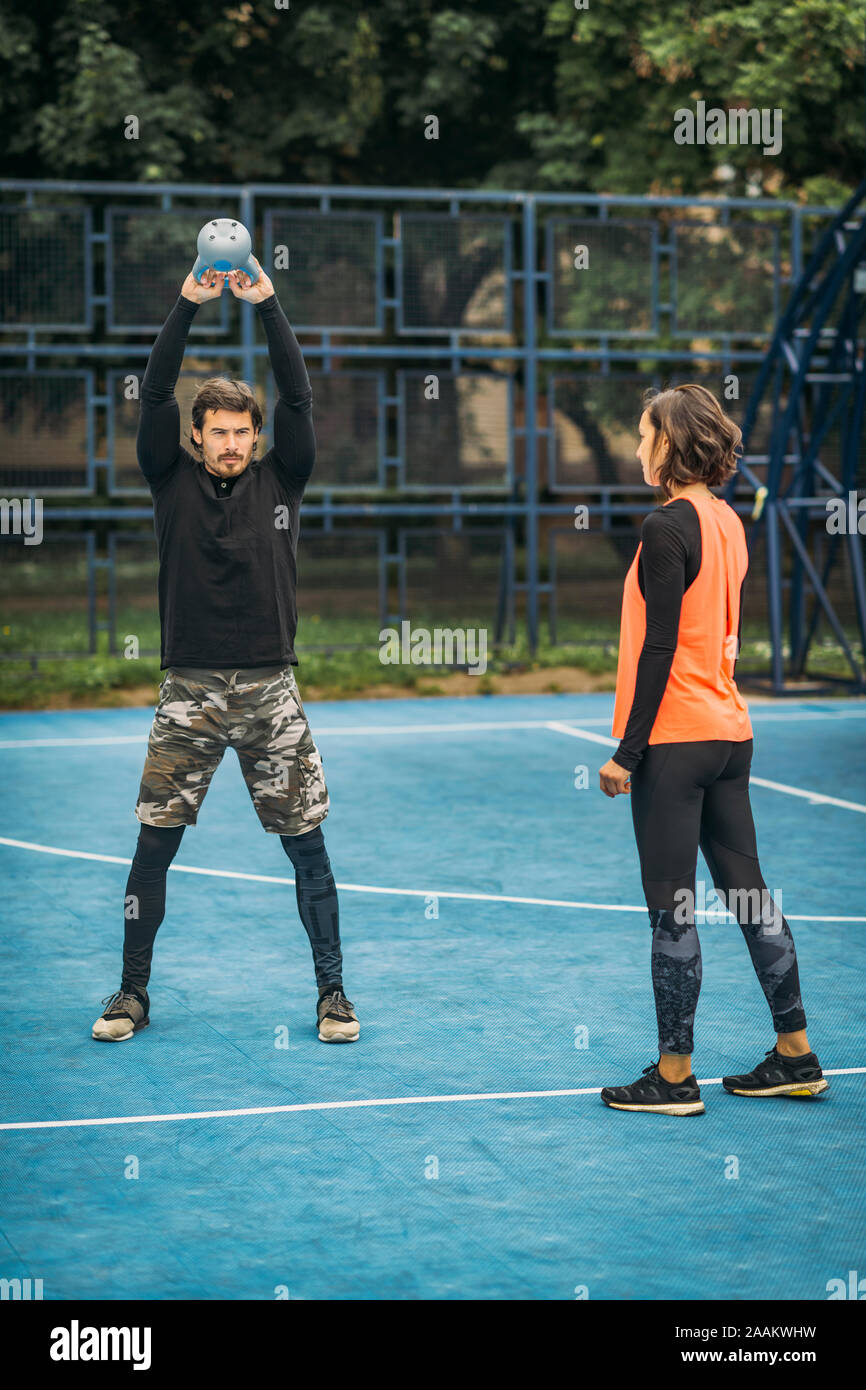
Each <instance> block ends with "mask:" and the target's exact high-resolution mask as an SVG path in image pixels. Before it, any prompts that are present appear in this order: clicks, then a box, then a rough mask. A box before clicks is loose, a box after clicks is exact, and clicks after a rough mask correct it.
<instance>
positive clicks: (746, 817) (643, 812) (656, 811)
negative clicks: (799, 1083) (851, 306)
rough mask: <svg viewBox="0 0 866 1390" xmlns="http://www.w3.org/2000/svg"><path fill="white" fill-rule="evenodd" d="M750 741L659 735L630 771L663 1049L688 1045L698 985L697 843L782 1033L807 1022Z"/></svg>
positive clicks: (686, 1049)
mask: <svg viewBox="0 0 866 1390" xmlns="http://www.w3.org/2000/svg"><path fill="white" fill-rule="evenodd" d="M752 747H753V745H752V740H751V739H749V740H747V741H746V742H745V743H728V742H723V741H721V740H718V739H713V740H709V741H707V742H700V743H657V744H652V745H651V746H650V747H649V748H647V750H646V752H645V753H644V756H643V758H642V760H641V762H640V763H639V764H638V766H637V767H636V768H635V770H634V772H633V773H632V775H631V810H632V820H633V822H634V831H635V838H636V840H637V847H638V854H639V855H640V865H641V878H642V880H643V888H644V894H645V896H646V901H647V907H648V909H649V915H650V921H651V923H652V933H653V942H652V978H653V992H654V994H655V1003H656V1017H657V1019H658V1030H659V1051H660V1052H669V1053H679V1054H683V1055H688V1054H691V1052H692V1051H693V1050H694V1039H693V1026H694V1018H695V1010H696V1008H697V1003H698V995H699V993H700V989H701V947H700V942H699V940H698V933H697V930H696V928H695V888H696V885H695V875H696V869H697V860H698V847H700V849H701V852H702V853H703V856H704V859H705V860H706V862H707V867H708V868H709V871H710V873H711V874H712V878H713V884H714V885H715V888H716V892H717V894H718V896H719V897H721V898H722V901H723V902H724V903H725V905H726V906H727V907H728V908H729V910H730V911H731V912H732V913H733V915H734V916H735V917H736V919H737V921H738V922H739V925H740V929H741V930H742V933H743V936H744V937H745V938H746V944H747V945H748V948H749V954H750V956H751V958H752V965H753V966H754V968H755V973H756V975H757V976H758V980H759V981H760V984H761V988H762V989H763V991H764V995H765V997H766V1000H767V1003H768V1004H769V1006H770V1011H771V1013H772V1015H773V1027H774V1028H775V1030H776V1032H777V1033H794V1032H797V1031H799V1030H800V1029H801V1028H805V1026H806V1015H805V1014H804V1012H803V1005H802V1001H801V999H800V978H799V973H798V970H797V952H796V950H795V947H794V938H793V937H792V935H791V930H790V927H789V926H788V923H787V922H786V921H785V918H784V917H783V916H782V914H781V911H780V910H779V909H778V908H777V907H776V905H775V903H774V902H773V899H772V897H771V896H770V894H769V891H768V889H767V886H766V884H765V882H764V879H763V876H762V874H761V866H760V864H759V863H758V848H757V843H756V840H755V825H754V821H753V819H752V808H751V805H750V803H749V768H750V766H751V762H752Z"/></svg>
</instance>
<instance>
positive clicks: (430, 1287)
mask: <svg viewBox="0 0 866 1390" xmlns="http://www.w3.org/2000/svg"><path fill="white" fill-rule="evenodd" d="M302 689H303V685H302ZM611 710H612V697H611V696H608V695H587V696H577V695H544V696H528V697H522V696H521V697H516V696H514V697H506V696H499V697H493V698H490V697H488V698H484V697H478V698H474V699H439V700H426V701H421V700H400V701H377V702H353V703H329V704H319V705H311V706H310V707H309V708H308V714H309V717H310V722H311V726H312V729H313V733H314V736H315V737H316V740H317V742H318V745H319V747H320V749H321V751H322V754H323V757H324V761H325V769H326V773H327V777H328V784H329V789H330V793H331V803H332V809H331V814H330V816H329V817H328V819H327V821H326V822H325V835H326V840H327V844H328V850H329V854H330V858H331V863H332V865H333V868H334V872H335V875H336V878H337V882H338V884H339V885H340V888H341V892H340V902H341V923H342V936H343V949H344V959H345V971H344V979H345V983H346V990H347V993H348V995H349V997H350V998H351V999H352V1000H353V1001H354V1003H355V1006H356V1009H357V1011H358V1014H359V1017H360V1019H361V1026H362V1031H361V1038H360V1040H359V1041H358V1042H357V1043H355V1044H352V1045H348V1046H327V1045H325V1044H323V1043H321V1042H319V1041H318V1039H317V1036H316V1029H315V1026H314V1024H315V1000H316V991H315V984H314V979H313V972H312V961H311V955H310V949H309V944H308V941H307V937H306V935H305V933H304V931H303V928H302V927H301V925H300V922H299V920H298V918H297V912H296V908H295V901H294V889H293V887H292V886H291V885H292V866H291V863H290V862H289V860H288V858H287V857H286V855H285V854H284V852H283V850H282V847H281V845H280V842H279V839H278V838H277V837H276V836H269V835H266V834H264V833H263V832H262V831H261V829H260V827H259V824H258V821H257V819H256V816H255V814H254V811H253V808H252V805H251V803H250V801H249V798H248V795H247V792H246V789H245V787H244V785H243V781H242V778H241V775H240V770H239V768H238V764H237V759H236V757H235V755H234V754H233V753H232V752H231V751H229V752H228V753H227V754H226V757H225V759H224V761H223V764H222V767H221V768H220V769H219V771H218V772H217V774H216V777H215V779H214V782H213V785H212V786H211V789H210V791H209V793H208V796H207V798H206V800H205V803H204V807H203V809H202V813H201V815H200V817H199V823H198V825H197V826H196V827H194V828H192V829H189V830H187V832H186V834H185V836H184V840H183V843H182V845H181V848H180V851H179V854H178V857H177V859H176V860H175V865H174V867H173V868H172V870H171V871H170V873H169V876H168V908H167V913H166V918H165V921H164V923H163V925H162V927H161V929H160V932H159V935H158V937H157V942H156V952H155V958H154V970H153V976H152V980H151V986H150V992H151V1026H150V1027H149V1028H148V1029H146V1030H144V1031H143V1032H142V1033H140V1034H138V1035H137V1036H136V1037H135V1038H133V1039H132V1040H130V1041H128V1042H125V1043H121V1044H116V1045H110V1044H105V1043H98V1042H94V1041H93V1040H92V1039H91V1037H90V1029H91V1025H92V1022H93V1020H94V1019H95V1018H96V1016H97V1015H98V1014H99V1013H100V1011H101V1005H100V1001H101V1000H102V999H104V998H105V997H106V996H107V995H109V994H110V993H111V992H112V991H113V990H114V989H116V988H117V985H118V984H119V981H120V968H119V967H120V946H121V936H122V904H123V893H124V889H125V885H126V876H127V872H128V864H129V860H130V858H131V856H132V854H133V851H134V847H135V839H136V834H137V829H138V822H137V821H136V819H135V816H134V813H133V809H132V808H133V806H134V804H135V799H136V794H137V791H138V782H139V776H140V772H141V766H142V761H143V757H144V748H145V740H146V737H147V733H148V730H149V727H150V721H151V717H152V711H151V710H149V709H124V710H116V711H105V710H100V711H85V712H67V713H16V714H7V715H4V716H2V717H0V769H2V785H3V797H2V824H0V861H2V874H3V884H4V889H3V933H2V941H3V953H4V968H3V972H2V985H0V988H2V1032H0V1045H2V1055H3V1100H2V1120H3V1132H2V1135H0V1140H2V1148H3V1163H2V1178H0V1184H2V1218H0V1276H3V1277H5V1278H27V1277H29V1278H31V1279H42V1281H43V1290H44V1297H45V1298H46V1299H88V1298H92V1299H126V1298H133V1299H166V1300H171V1299H181V1298H194V1299H264V1300H268V1299H275V1298H280V1297H288V1298H292V1299H308V1300H311V1299H457V1300H464V1299H545V1300H546V1299H561V1300H562V1299H564V1300H569V1299H575V1298H580V1297H589V1298H590V1299H656V1298H665V1299H667V1298H676V1299H682V1298H698V1299H715V1298H734V1299H746V1298H760V1299H826V1298H827V1296H828V1295H827V1287H828V1284H829V1282H830V1281H831V1280H834V1279H847V1277H848V1272H849V1271H850V1270H852V1269H859V1270H861V1271H863V1270H864V1269H866V1264H864V1260H866V1249H864V1227H866V1217H864V1202H863V1171H862V1152H863V1130H864V1125H863V1098H864V1080H866V1041H864V1029H863V995H864V991H863V980H864V969H866V892H864V887H866V884H864V878H866V867H864V866H866V854H864V849H866V787H864V775H863V768H864V739H866V702H864V701H851V702H847V701H846V702H842V701H829V700H828V701H814V702H805V703H804V702H800V703H791V702H768V703H759V702H754V703H752V705H751V711H752V718H753V723H754V728H755V744H756V747H755V761H754V765H753V778H754V780H753V788H752V801H753V806H754V810H755V818H756V822H757V827H758V842H759V847H760V852H761V860H762V867H763V870H764V876H765V878H766V880H767V883H768V885H769V886H770V888H771V889H773V890H774V892H776V893H781V905H782V908H783V911H784V912H785V915H786V916H787V918H788V920H789V921H790V923H791V927H792V930H793V932H794V937H795V940H796V943H797V948H798V953H799V958H800V974H801V980H802V985H803V999H804V1004H805V1009H806V1014H807V1018H808V1021H809V1034H810V1040H811V1042H812V1045H813V1047H814V1048H815V1050H816V1051H817V1053H818V1055H819V1057H820V1058H821V1061H822V1064H823V1066H824V1068H825V1070H826V1071H827V1072H828V1074H830V1076H831V1089H830V1091H829V1092H828V1093H827V1096H826V1097H825V1098H824V1099H822V1100H819V1101H813V1102H805V1101H801V1102H798V1101H794V1100H755V1099H741V1098H737V1097H734V1096H728V1095H726V1094H725V1093H724V1092H723V1090H722V1088H721V1086H720V1085H719V1078H720V1077H721V1076H722V1075H723V1074H724V1073H725V1072H732V1071H741V1070H745V1069H750V1068H751V1067H752V1066H754V1065H755V1064H756V1063H757V1062H758V1060H759V1059H760V1058H761V1057H762V1056H763V1053H764V1051H765V1050H766V1049H767V1048H769V1047H771V1046H772V1043H773V1041H774V1035H773V1032H772V1025H771V1021H770V1017H769V1012H768V1010H767V1006H766V1004H765V1001H764V998H763V995H762V993H761V991H760V987H759V985H758V982H757V980H756V978H755V976H754V974H753V972H752V969H751V965H750V962H749V958H748V953H747V951H746V946H745V943H744V941H743V939H742V937H741V934H740V931H739V928H738V927H737V926H736V925H735V924H733V923H732V922H729V921H724V922H720V921H716V922H706V923H704V924H703V925H702V927H701V942H702V947H703V956H704V982H703V989H702V994H701V1000H700V1005H699V1009H698V1016H697V1031H696V1055H695V1070H696V1074H697V1075H698V1077H699V1079H700V1080H701V1081H702V1082H704V1083H705V1084H704V1086H703V1097H704V1101H705V1104H706V1106H707V1111H706V1114H705V1115H704V1116H701V1117H694V1118H689V1119H674V1118H669V1117H663V1116H655V1115H633V1114H627V1113H621V1112H616V1111H611V1110H608V1109H606V1108H605V1107H604V1106H603V1105H602V1103H601V1100H600V1099H599V1095H598V1091H599V1088H600V1087H601V1086H604V1085H616V1084H621V1083H624V1082H628V1081H632V1080H634V1078H635V1077H636V1076H637V1075H638V1074H639V1072H640V1071H641V1069H642V1068H643V1067H644V1066H646V1065H647V1064H648V1063H649V1062H651V1061H653V1060H654V1059H655V1057H656V1055H657V1053H656V1041H655V1015H654V1009H653V999H652V989H651V980H650V930H649V922H648V918H647V914H646V909H645V907H644V906H643V899H642V895H641V887H640V878H639V874H638V865H637V854H636V850H635V848H634V842H633V838H632V828H631V817H630V811H629V806H628V801H627V798H626V797H618V798H616V800H615V801H610V800H608V799H607V798H605V797H604V796H603V795H602V794H601V792H600V791H599V790H598V777H597V769H598V767H599V766H600V765H601V764H602V763H603V762H604V761H605V760H606V758H607V757H608V756H609V749H610V747H611V746H612V744H613V741H612V740H611V739H610V737H609V735H610V717H611ZM582 767H584V768H586V769H587V778H588V782H589V785H588V786H587V787H582V786H579V785H577V786H576V785H575V783H580V782H581V781H582V776H581V773H580V771H579V769H580V768H582ZM698 878H699V881H700V880H702V881H703V882H704V884H705V885H706V886H707V889H708V890H709V886H710V879H709V874H708V872H707V870H706V867H705V866H704V864H703V861H702V860H701V861H700V865H699V873H698Z"/></svg>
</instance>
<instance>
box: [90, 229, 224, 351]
mask: <svg viewBox="0 0 866 1390" xmlns="http://www.w3.org/2000/svg"><path fill="white" fill-rule="evenodd" d="M224 216H226V210H225V208H224V207H223V208H221V209H208V208H172V209H169V210H163V209H159V208H136V207H132V208H119V207H109V208H107V209H106V213H105V223H106V228H107V233H108V241H107V244H106V289H107V294H108V304H107V308H106V322H107V327H108V331H109V333H129V332H135V333H158V332H159V330H160V329H161V328H162V325H163V323H164V322H165V320H166V319H167V318H168V315H169V313H170V312H171V310H172V308H173V307H174V303H175V301H176V299H177V297H178V295H179V294H180V287H181V285H182V284H183V282H184V280H185V279H186V277H187V275H188V274H189V272H190V271H191V270H192V268H193V264H194V263H195V259H196V255H197V250H196V240H197V238H198V234H199V232H200V231H201V228H202V226H203V225H204V223H205V222H207V221H208V219H209V218H211V217H224ZM230 300H233V296H232V294H231V291H230V290H225V289H224V290H223V292H222V294H221V295H220V298H219V301H218V303H217V304H216V305H214V304H204V305H202V306H201V308H200V309H199V310H198V312H197V313H196V316H195V318H194V319H193V323H192V327H191V328H190V333H191V334H195V333H224V332H225V331H226V329H227V328H228V324H229V301H230Z"/></svg>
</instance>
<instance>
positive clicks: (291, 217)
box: [0, 180, 835, 661]
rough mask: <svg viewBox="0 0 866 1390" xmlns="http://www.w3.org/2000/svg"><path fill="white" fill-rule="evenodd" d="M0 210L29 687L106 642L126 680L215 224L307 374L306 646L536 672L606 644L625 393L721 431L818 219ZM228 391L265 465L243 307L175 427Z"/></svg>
mask: <svg viewBox="0 0 866 1390" xmlns="http://www.w3.org/2000/svg"><path fill="white" fill-rule="evenodd" d="M0 187H2V193H3V198H2V202H0V358H2V363H0V418H2V422H3V443H4V448H3V451H2V458H0V497H2V498H3V499H7V500H8V499H13V498H15V497H31V498H35V497H38V498H40V499H42V500H43V506H44V511H43V519H44V528H45V542H44V544H43V545H41V546H30V547H28V546H25V545H23V544H22V541H21V539H20V537H16V536H14V535H8V534H4V535H3V537H2V542H3V543H2V544H0V561H2V564H0V595H2V604H3V616H2V618H0V654H2V655H3V656H4V657H5V658H6V659H12V658H18V659H20V658H21V657H27V658H29V659H31V660H33V661H36V660H38V659H39V658H40V657H42V656H47V655H49V654H51V655H61V654H77V653H79V652H80V651H82V650H89V651H94V650H96V648H97V644H98V640H99V638H98V634H99V633H100V631H105V632H107V634H108V638H107V645H108V649H109V650H110V651H118V650H120V649H121V647H122V642H123V635H124V633H125V632H127V631H129V630H130V624H131V622H132V621H133V620H135V621H136V622H137V623H138V627H137V628H136V629H135V630H136V631H138V630H140V629H141V627H142V625H144V627H145V630H147V627H146V621H145V619H146V618H147V616H148V615H150V621H151V623H152V622H153V621H155V618H154V614H155V602H156V601H155V572H156V569H155V567H156V556H155V545H154V540H153V533H152V527H151V525H150V524H149V523H150V518H151V510H150V502H149V493H148V491H147V488H146V487H145V486H144V485H143V480H142V478H141V475H140V474H139V473H138V470H137V466H136V462H135V432H136V424H137V411H138V406H137V390H138V383H139V382H140V379H141V376H142V375H143V371H144V366H145V363H146V359H147V355H148V353H149V351H150V348H151V346H152V343H153V338H154V336H155V334H156V333H157V332H158V330H159V328H160V326H161V324H162V322H163V320H164V318H165V317H166V315H167V313H168V312H169V310H170V308H171V306H172V304H173V303H174V300H175V298H176V296H177V294H178V290H179V287H180V284H181V282H182V280H183V277H184V276H185V275H186V273H187V271H188V270H189V269H190V267H191V265H192V261H193V259H194V256H195V242H196V235H197V233H198V230H199V228H200V226H201V225H202V224H203V222H205V221H206V220H208V219H209V218H211V217H213V216H217V215H219V216H234V217H237V218H238V219H239V220H241V221H242V222H243V223H244V224H245V225H246V226H248V227H249V228H250V230H251V232H252V235H253V245H254V249H255V250H256V252H257V254H258V255H259V258H260V259H261V261H262V263H263V264H264V265H265V266H266V268H267V269H268V273H269V274H270V275H271V277H272V279H273V280H274V283H275V286H276V289H277V292H278V294H279V296H280V300H281V302H282V303H283V305H284V307H285V309H286V312H287V314H288V316H289V318H290V320H291V322H292V323H293V325H294V327H295V329H296V331H297V333H298V335H299V337H300V339H301V341H302V344H303V348H304V353H305V357H306V359H307V363H308V366H309V369H310V376H311V380H312V385H313V393H314V420H315V427H316V435H317V442H318V461H317V465H316V471H315V474H314V477H313V479H312V482H311V485H310V487H309V489H308V492H307V496H306V500H305V504H304V509H303V519H302V535H301V547H300V609H301V615H302V624H301V631H300V634H299V637H300V641H301V646H302V647H303V646H316V645H324V646H347V647H350V646H355V645H366V644H368V643H369V642H370V641H371V640H373V641H375V633H376V632H378V630H379V628H380V627H381V626H384V625H388V624H389V623H394V622H398V621H402V620H403V619H406V618H409V619H412V620H415V619H420V618H422V617H431V616H436V615H441V617H442V619H443V620H445V621H448V622H449V623H450V624H452V625H454V624H457V623H459V622H460V621H461V620H464V621H467V622H468V621H472V622H475V623H484V624H485V625H486V626H488V628H489V629H490V630H491V632H492V633H495V634H496V637H497V639H498V640H500V641H507V640H513V639H514V637H515V635H516V634H517V633H519V632H524V633H525V634H526V636H527V638H528V642H529V645H530V647H531V648H532V649H533V650H534V649H535V647H536V646H537V644H538V643H539V641H544V640H551V641H558V642H569V641H581V642H608V641H610V640H612V638H613V637H614V634H615V627H616V620H617V618H618V610H619V597H620V594H621V585H622V578H623V575H624V573H625V569H626V568H627V565H628V564H629V563H630V560H631V558H632V556H633V554H634V550H635V547H636V545H637V541H638V532H639V526H640V521H641V518H642V517H643V515H644V514H645V513H646V511H647V509H648V508H649V506H651V505H652V501H653V499H652V498H651V497H650V496H649V494H648V493H647V491H646V489H645V488H644V487H643V485H642V480H641V477H640V471H639V466H638V464H637V462H636V459H635V450H636V446H637V420H638V417H639V414H640V410H641V395H642V392H643V391H644V390H645V389H646V388H647V387H648V386H652V385H656V386H661V385H663V384H665V383H668V382H676V381H683V380H700V381H703V382H704V383H705V384H706V385H708V386H709V387H710V389H712V390H714V391H715V392H716V393H717V394H718V395H719V396H720V397H722V398H723V399H724V401H725V405H726V408H727V410H728V411H729V413H730V414H731V415H732V416H733V417H734V418H735V419H737V418H740V417H741V416H742V413H743V410H744V407H745V404H746V401H747V399H748V395H749V389H750V383H751V381H752V380H754V377H755V375H756V373H757V369H758V366H759V364H760V362H761V361H762V359H763V357H764V354H765V351H766V348H767V345H768V343H769V341H770V337H771V334H772V331H773V327H774V324H775V322H776V319H777V317H778V314H779V311H780V307H781V306H782V305H783V304H784V302H785V300H786V298H787V296H788V294H789V292H790V287H791V286H792V285H793V284H794V283H795V282H796V281H797V279H798V277H799V275H800V272H801V269H802V266H803V262H804V258H805V257H806V256H807V255H808V253H809V250H810V247H811V246H812V245H813V244H814V241H815V239H816V237H817V236H818V235H819V234H820V232H821V231H822V230H823V229H824V228H825V227H826V225H827V224H828V222H829V221H830V220H831V218H832V215H833V214H834V212H835V209H831V208H824V207H802V206H798V205H796V204H793V203H786V202H776V201H773V200H767V199H716V198H712V199H710V198H695V199H689V198H660V197H656V198H654V197H614V196H600V195H589V194H573V195H571V194H568V195H566V194H559V195H557V194H528V193H493V192H487V191H473V192H468V191H462V190H461V191H447V190H444V191H431V190H417V189H416V190H413V189H383V188H324V187H297V186H283V185H249V186H244V187H240V186H235V185H224V186H216V185H215V186H202V185H186V184H171V185H167V184H166V185H161V184H156V185H139V184H120V183H115V184H110V183H63V182H48V183H44V182H40V183H37V182H28V181H22V180H3V181H0ZM275 257H276V259H275ZM272 267H273V268H272ZM224 372H225V373H229V374H231V375H233V376H236V375H238V374H240V375H242V376H243V377H245V378H246V379H247V380H248V381H250V382H251V383H253V384H254V385H255V387H256V389H257V392H258V393H259V397H260V399H262V400H263V401H265V402H266V403H267V407H268V410H267V415H266V425H265V431H264V441H263V442H264V445H265V447H267V421H268V420H269V419H270V418H271V410H272V406H273V399H274V386H273V381H272V379H271V376H270V372H269V364H268V359H267V348H266V343H265V341H264V337H263V335H262V333H261V331H260V325H259V324H258V322H257V320H256V317H255V314H254V312H253V310H252V309H251V307H250V306H249V305H244V304H240V303H238V302H236V301H235V300H234V299H233V298H231V297H230V296H227V295H225V296H223V298H222V299H221V300H220V301H219V303H218V304H208V305H205V306H204V307H203V308H202V309H201V310H200V311H199V313H198V315H197V316H196V320H195V323H194V325H193V328H192V331H191V333H190V340H189V346H188V351H187V356H186V359H185V363H184V370H183V372H182V375H181V379H180V382H179V385H178V399H179V402H180V407H181V416H182V419H184V420H188V418H189V402H190V400H191V397H192V393H193V391H194V389H195V385H196V382H197V381H198V380H200V379H201V377H202V376H205V375H213V374H215V373H217V374H218V373H224ZM754 439H755V440H757V441H758V445H757V447H759V441H760V421H759V422H758V428H757V431H756V433H755V436H754ZM754 447H755V446H754V441H753V448H754ZM756 468H757V469H758V470H759V469H760V462H758V463H757V464H756ZM749 497H751V492H749ZM583 505H585V506H586V507H587V509H588V511H587V516H588V525H587V526H586V528H583V527H582V526H581V525H580V523H579V522H578V524H577V525H575V520H576V517H575V508H576V507H579V506H583ZM737 505H739V508H740V510H741V511H742V512H743V513H744V514H745V513H746V512H747V511H748V509H749V507H750V505H751V503H750V501H747V500H746V496H745V494H743V497H742V499H741V500H740V501H739V502H738V504H737ZM4 522H5V513H4ZM7 529H8V528H7V527H6V526H5V525H4V531H5V530H7ZM756 563H757V565H758V567H760V559H759V557H756ZM752 592H753V593H754V603H755V608H754V613H753V615H752V616H753V617H754V619H755V621H756V622H761V621H763V615H762V607H761V605H762V602H763V600H762V594H761V586H760V585H759V584H754V585H753V586H752ZM47 613H50V620H48V619H47V618H46V614H47ZM747 616H748V615H747ZM317 625H318V627H317ZM155 631H156V630H155V629H154V632H155ZM371 634H372V637H371ZM614 640H615V639H614ZM155 641H156V638H155V637H154V642H155ZM148 649H149V650H152V649H155V648H154V645H151V646H150V647H149V648H148ZM156 649H158V644H157V645H156Z"/></svg>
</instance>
